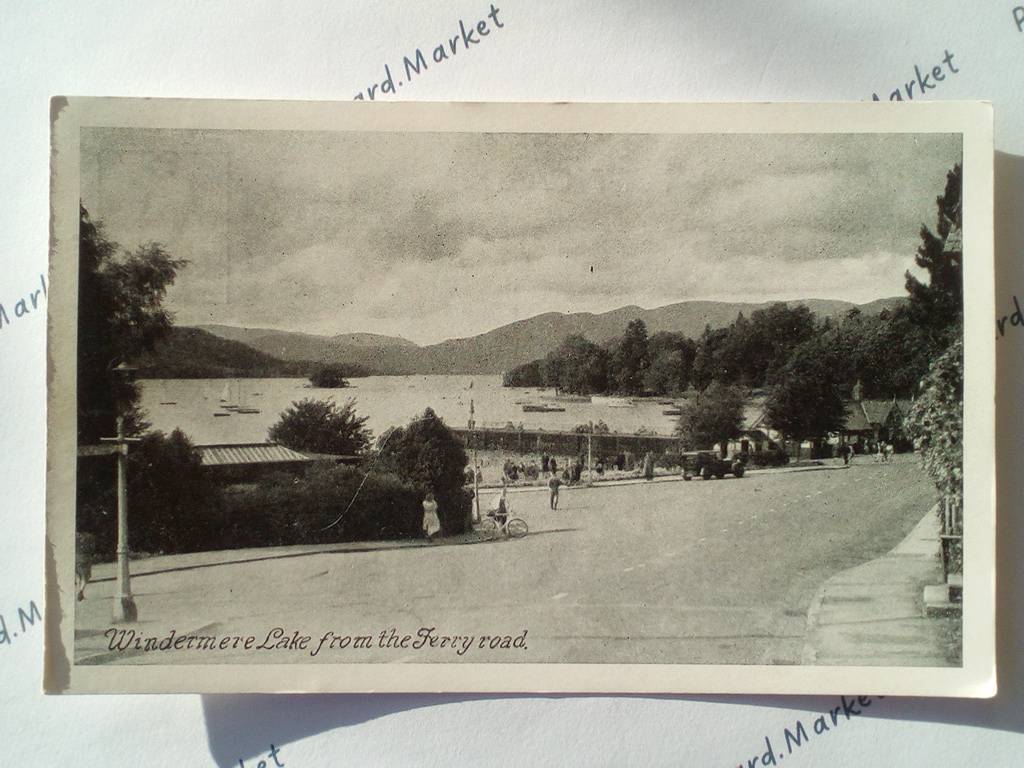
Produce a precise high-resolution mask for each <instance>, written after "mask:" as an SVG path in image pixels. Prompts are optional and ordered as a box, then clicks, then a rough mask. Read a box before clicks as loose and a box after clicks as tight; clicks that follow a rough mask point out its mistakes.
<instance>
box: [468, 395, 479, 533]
mask: <svg viewBox="0 0 1024 768" xmlns="http://www.w3.org/2000/svg"><path fill="white" fill-rule="evenodd" d="M474 415H475V409H474V407H473V398H470V399H469V437H470V440H472V441H473V522H474V523H479V522H480V480H479V472H480V465H479V464H478V463H477V445H476V419H475V418H473V417H474Z"/></svg>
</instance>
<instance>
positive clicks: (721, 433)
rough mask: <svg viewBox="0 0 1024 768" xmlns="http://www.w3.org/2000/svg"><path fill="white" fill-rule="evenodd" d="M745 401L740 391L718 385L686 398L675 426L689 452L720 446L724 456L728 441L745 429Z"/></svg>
mask: <svg viewBox="0 0 1024 768" xmlns="http://www.w3.org/2000/svg"><path fill="white" fill-rule="evenodd" d="M744 400H745V398H744V396H743V392H742V391H741V390H740V389H739V388H737V387H731V386H728V385H725V384H722V383H721V382H717V381H716V382H712V383H711V384H710V385H709V386H708V387H707V389H705V390H704V391H703V392H695V393H694V394H693V395H692V396H690V397H689V398H687V400H686V402H685V403H683V404H682V406H681V407H680V410H681V411H682V414H680V416H679V421H678V423H677V425H676V434H677V435H679V436H680V438H682V442H683V446H684V447H685V448H686V450H688V451H692V450H704V449H707V448H711V447H712V446H713V445H715V444H716V443H718V444H719V445H720V448H721V451H722V455H723V456H724V455H725V453H726V450H727V444H728V442H729V440H731V439H732V438H734V437H736V436H737V435H739V434H740V431H741V430H742V429H743V404H744Z"/></svg>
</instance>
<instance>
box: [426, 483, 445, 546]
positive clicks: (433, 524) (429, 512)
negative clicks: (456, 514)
mask: <svg viewBox="0 0 1024 768" xmlns="http://www.w3.org/2000/svg"><path fill="white" fill-rule="evenodd" d="M440 532H441V518H439V517H438V516H437V502H436V501H434V492H433V491H427V497H426V498H425V499H424V500H423V533H425V534H426V536H427V541H433V540H434V535H435V534H437V533H440Z"/></svg>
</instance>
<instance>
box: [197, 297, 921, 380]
mask: <svg viewBox="0 0 1024 768" xmlns="http://www.w3.org/2000/svg"><path fill="white" fill-rule="evenodd" d="M905 301H906V299H904V298H902V297H893V298H887V299H878V300H876V301H872V302H870V303H868V304H863V305H857V304H853V303H851V302H847V301H835V300H829V299H807V300H804V301H790V302H786V303H787V304H789V305H791V306H793V305H797V304H804V305H806V306H807V307H808V308H809V309H810V310H811V311H812V312H814V313H815V314H816V315H818V316H820V317H836V316H841V315H843V314H845V313H846V312H848V311H849V310H851V309H854V308H858V309H860V310H861V311H862V312H864V313H865V314H878V313H879V312H881V311H882V310H883V309H892V308H894V307H896V306H899V305H900V304H902V303H904V302H905ZM771 303H772V302H761V303H756V304H755V303H739V302H724V301H722V302H719V301H683V302H679V303H677V304H669V305H668V306H664V307H657V308H655V309H643V308H642V307H637V306H626V307H620V308H619V309H613V310H611V311H609V312H603V313H600V314H594V313H590V312H575V313H571V314H563V313H559V312H546V313H544V314H541V315H536V316H535V317H530V318H527V319H525V320H516V321H514V322H511V323H509V324H507V325H503V326H501V327H500V328H495V329H494V330H492V331H487V332H486V333H482V334H479V335H477V336H472V337H468V338H461V339H448V340H446V341H442V342H440V343H438V344H431V345H428V346H423V347H420V346H417V345H416V344H414V343H413V342H411V341H409V340H408V339H403V338H398V337H394V336H378V335H375V334H368V333H367V334H362V333H359V334H343V335H339V336H315V335H311V334H305V333H293V332H289V331H273V330H266V329H254V328H234V327H231V326H223V325H204V326H201V328H202V329H204V330H206V331H209V332H210V333H212V334H216V335H217V336H220V337H222V338H224V339H231V340H234V341H239V342H244V343H245V344H247V345H249V346H251V347H252V348H253V349H254V350H257V351H259V352H262V353H263V354H265V355H269V356H271V357H274V358H278V359H279V360H282V361H291V362H300V361H307V360H308V361H314V362H330V363H348V364H354V365H359V366H361V367H363V368H366V369H367V370H369V371H370V372H373V373H382V374H415V373H433V374H440V373H452V374H454V373H492V374H497V373H501V372H502V371H505V370H508V369H510V368H512V367H514V366H517V365H521V364H522V363H525V362H528V361H530V360H536V359H537V358H540V357H544V356H545V355H546V354H547V353H548V352H550V351H551V350H553V349H554V348H555V347H557V346H558V345H559V344H560V343H561V341H562V339H564V338H565V337H566V336H569V335H570V334H574V333H579V334H582V335H583V336H585V337H586V338H588V339H590V340H591V341H594V342H597V343H602V342H606V341H608V340H610V339H614V338H615V337H617V336H620V335H622V333H623V331H624V330H625V328H626V325H627V324H628V323H629V322H630V321H631V320H635V319H641V320H643V321H644V323H645V324H646V325H647V330H648V333H657V332H658V331H675V332H681V333H684V334H685V335H687V336H690V337H692V338H696V337H697V336H699V335H700V334H701V333H702V332H703V330H704V328H705V326H707V325H710V326H711V327H712V328H721V327H724V326H726V325H728V324H729V323H731V322H732V321H733V320H735V319H736V317H737V316H738V315H739V313H740V312H743V314H744V315H746V316H748V317H749V316H750V313H751V312H754V311H755V310H758V309H764V308H765V307H768V306H769V305H770V304H771Z"/></svg>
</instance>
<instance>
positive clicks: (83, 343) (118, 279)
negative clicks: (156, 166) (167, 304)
mask: <svg viewBox="0 0 1024 768" xmlns="http://www.w3.org/2000/svg"><path fill="white" fill-rule="evenodd" d="M187 263H188V262H187V261H185V260H183V259H174V258H172V257H171V256H170V255H169V254H168V253H167V252H166V251H165V250H164V248H163V246H161V245H160V244H159V243H147V244H145V245H142V246H139V247H138V248H136V249H135V250H134V251H133V252H128V251H125V250H122V249H120V247H119V246H118V245H117V243H115V242H113V241H111V240H108V239H107V238H106V236H105V234H104V232H103V225H102V223H101V222H98V221H95V222H94V221H92V219H90V218H89V213H88V211H86V210H85V208H84V207H82V206H79V261H78V441H79V442H80V443H84V444H95V443H98V442H99V439H100V438H101V437H109V436H110V435H112V434H114V431H115V421H116V417H117V416H118V414H119V413H120V414H121V415H123V416H124V417H125V427H126V431H127V432H128V433H129V434H138V433H140V432H142V431H144V430H145V428H146V426H147V425H146V424H145V422H144V421H143V416H142V414H141V412H140V411H139V409H138V399H139V393H138V388H137V386H136V385H135V384H133V383H130V382H125V381H122V380H119V379H118V376H117V374H115V373H113V369H114V367H116V366H117V365H118V364H119V363H122V362H124V363H128V362H130V361H132V360H134V359H135V358H136V357H138V356H139V355H140V354H141V353H143V352H146V351H151V350H152V349H153V346H154V344H155V343H156V342H157V341H158V340H159V339H161V338H163V337H164V336H165V335H166V334H167V332H168V331H169V330H170V327H171V320H172V317H171V314H170V313H169V312H168V311H167V310H166V309H165V308H164V306H163V300H164V297H165V296H166V294H167V289H168V287H170V286H171V285H172V284H173V283H174V280H175V277H176V276H177V273H178V270H179V269H181V268H182V267H184V266H185V265H186V264H187Z"/></svg>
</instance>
